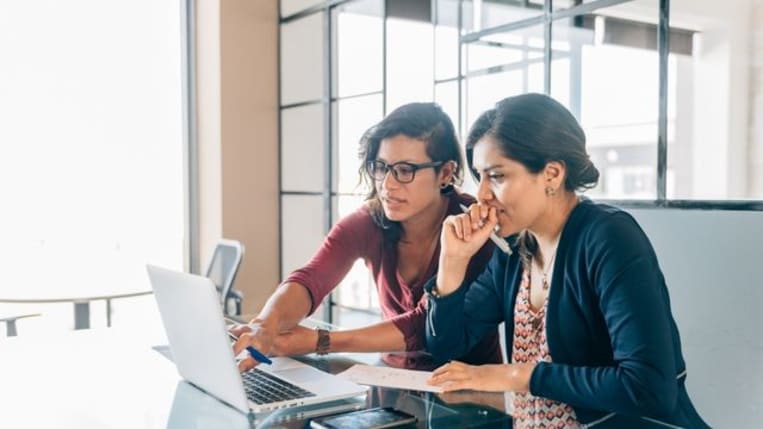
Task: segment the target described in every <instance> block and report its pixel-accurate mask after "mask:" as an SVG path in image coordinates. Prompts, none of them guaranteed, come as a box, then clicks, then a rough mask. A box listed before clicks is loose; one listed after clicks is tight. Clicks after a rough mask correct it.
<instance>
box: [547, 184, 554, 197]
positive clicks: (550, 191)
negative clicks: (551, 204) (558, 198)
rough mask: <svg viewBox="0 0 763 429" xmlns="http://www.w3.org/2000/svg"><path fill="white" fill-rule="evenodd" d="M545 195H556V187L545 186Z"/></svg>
mask: <svg viewBox="0 0 763 429" xmlns="http://www.w3.org/2000/svg"><path fill="white" fill-rule="evenodd" d="M546 195H547V196H549V197H553V196H554V195H556V189H554V188H552V187H550V186H547V187H546Z"/></svg>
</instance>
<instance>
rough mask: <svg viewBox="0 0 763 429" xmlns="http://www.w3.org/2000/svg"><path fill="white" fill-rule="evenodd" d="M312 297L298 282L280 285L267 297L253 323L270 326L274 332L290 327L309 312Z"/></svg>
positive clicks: (295, 324)
mask: <svg viewBox="0 0 763 429" xmlns="http://www.w3.org/2000/svg"><path fill="white" fill-rule="evenodd" d="M311 306H312V299H311V297H310V293H309V292H308V291H307V288H306V287H304V286H302V285H301V284H299V283H285V284H282V285H280V286H279V287H278V288H277V289H276V291H275V292H274V293H273V294H272V295H271V296H270V298H268V301H267V302H266V303H265V306H264V307H263V309H262V311H260V313H259V314H258V315H257V317H255V318H254V319H253V320H252V322H253V323H261V324H263V325H265V326H269V327H272V328H273V329H275V330H276V332H281V331H284V330H287V329H291V328H293V327H295V326H297V324H298V323H299V322H300V321H302V319H304V318H305V317H307V314H308V313H309V312H310V308H311Z"/></svg>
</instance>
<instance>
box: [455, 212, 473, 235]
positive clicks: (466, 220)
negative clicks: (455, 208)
mask: <svg viewBox="0 0 763 429" xmlns="http://www.w3.org/2000/svg"><path fill="white" fill-rule="evenodd" d="M458 218H459V220H460V221H461V230H462V231H463V234H464V241H469V240H471V238H472V220H471V218H470V216H469V215H465V214H463V215H460V216H458Z"/></svg>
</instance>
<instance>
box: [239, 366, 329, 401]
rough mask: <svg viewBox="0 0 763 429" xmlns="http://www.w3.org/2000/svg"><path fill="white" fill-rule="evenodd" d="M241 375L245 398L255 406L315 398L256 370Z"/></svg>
mask: <svg viewBox="0 0 763 429" xmlns="http://www.w3.org/2000/svg"><path fill="white" fill-rule="evenodd" d="M241 375H242V378H243V380H244V391H246V397H247V398H249V400H250V401H252V402H254V403H255V404H270V403H273V402H281V401H288V400H290V399H299V398H309V397H311V396H315V394H314V393H312V392H308V391H307V390H305V389H302V388H301V387H298V386H295V385H293V384H291V383H289V382H288V381H286V380H282V379H280V378H278V377H275V376H273V375H271V374H269V373H267V372H265V371H262V370H259V369H257V368H255V369H253V370H251V371H247V372H245V373H243V374H241Z"/></svg>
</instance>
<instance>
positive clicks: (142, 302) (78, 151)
mask: <svg viewBox="0 0 763 429" xmlns="http://www.w3.org/2000/svg"><path fill="white" fill-rule="evenodd" d="M181 5H182V2H180V1H169V2H156V1H153V0H140V1H132V2H102V1H100V0H70V1H66V2H49V1H39V0H30V1H21V2H17V1H5V2H0V52H2V56H0V118H2V126H0V183H2V185H0V200H2V207H3V208H2V216H0V237H2V239H1V240H0V260H2V261H3V262H2V266H3V278H2V281H0V298H14V297H15V298H19V299H22V298H24V297H37V298H45V297H66V296H78V295H80V294H81V293H82V290H87V291H90V292H91V293H92V294H93V295H97V294H99V293H107V292H108V293H112V292H118V291H119V289H120V288H124V290H125V291H128V290H149V289H150V287H149V285H148V279H147V278H146V275H145V264H146V263H147V262H150V263H154V264H158V265H163V266H167V267H170V268H176V269H183V268H184V264H185V261H184V260H185V257H186V254H187V250H186V249H187V237H186V230H187V228H186V225H185V223H184V218H185V208H184V207H185V202H184V200H185V192H184V187H185V185H186V184H185V180H184V167H183V165H184V163H183V159H184V146H183V102H182V88H183V79H182V76H183V73H184V71H183V66H182V64H181V60H182V59H181V52H182V43H181V42H182V37H181V32H182V30H181V22H182V20H181ZM152 301H153V299H152V298H151V297H144V298H138V299H130V300H124V301H115V302H114V303H113V308H112V310H113V315H114V320H113V323H114V324H115V325H122V326H125V327H126V326H139V325H141V324H142V323H144V322H145V323H150V322H155V321H158V319H157V318H154V317H146V316H147V315H148V316H156V313H155V311H154V310H153V303H152ZM104 305H105V304H104V302H103V301H100V302H96V303H95V304H94V308H93V311H92V319H93V321H92V326H103V325H104V324H105V320H104V319H105V311H104V309H103V306H104ZM0 306H2V307H0V315H2V314H4V313H18V312H20V311H26V310H34V311H40V312H42V313H43V317H42V318H40V319H39V320H30V321H29V322H24V326H23V327H22V326H20V327H19V331H20V333H22V334H24V333H25V332H28V330H30V329H31V330H35V329H38V330H39V331H43V330H44V331H49V330H51V329H52V330H56V329H71V327H72V325H73V317H72V308H71V304H68V305H67V304H55V305H47V306H44V307H43V306H32V307H34V308H30V307H26V308H20V307H19V306H18V305H3V304H0ZM147 310H148V311H147ZM27 326H30V328H27Z"/></svg>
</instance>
